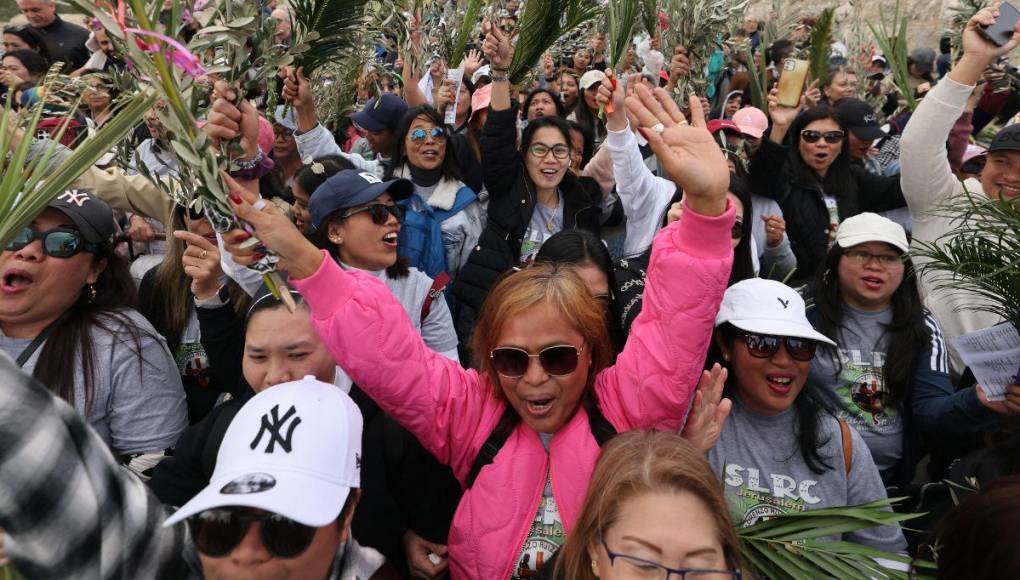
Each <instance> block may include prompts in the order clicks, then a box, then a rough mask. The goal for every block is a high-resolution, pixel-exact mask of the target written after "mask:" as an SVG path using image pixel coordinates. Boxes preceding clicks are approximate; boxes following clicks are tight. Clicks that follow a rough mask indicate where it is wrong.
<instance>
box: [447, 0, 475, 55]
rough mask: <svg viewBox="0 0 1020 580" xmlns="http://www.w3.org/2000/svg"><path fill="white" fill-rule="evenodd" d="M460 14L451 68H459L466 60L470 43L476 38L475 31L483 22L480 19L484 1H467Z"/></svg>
mask: <svg viewBox="0 0 1020 580" xmlns="http://www.w3.org/2000/svg"><path fill="white" fill-rule="evenodd" d="M459 12H460V15H461V16H460V18H461V20H460V26H459V27H458V29H457V36H456V38H454V41H453V47H452V51H451V53H450V58H449V64H450V68H457V67H459V66H460V63H461V61H463V60H464V51H465V49H466V48H467V45H468V41H469V40H471V37H472V36H474V32H475V30H477V29H478V25H479V24H480V22H481V21H480V19H479V18H478V17H479V16H480V15H481V13H482V0H467V5H466V6H465V7H464V9H463V10H462V11H459Z"/></svg>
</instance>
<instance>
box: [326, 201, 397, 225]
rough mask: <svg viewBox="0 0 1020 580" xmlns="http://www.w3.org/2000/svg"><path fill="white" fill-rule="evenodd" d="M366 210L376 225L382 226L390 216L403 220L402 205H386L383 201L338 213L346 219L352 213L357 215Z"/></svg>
mask: <svg viewBox="0 0 1020 580" xmlns="http://www.w3.org/2000/svg"><path fill="white" fill-rule="evenodd" d="M366 211H367V212H368V215H369V216H370V217H371V218H372V223H374V224H375V225H377V226H384V225H386V222H388V221H390V216H393V217H395V218H397V221H398V222H401V223H403V221H404V212H405V211H406V210H405V209H404V206H402V205H386V204H384V203H373V204H372V205H369V206H366V207H362V208H358V209H352V210H351V211H348V212H344V213H343V214H341V215H340V217H341V218H343V219H347V218H349V217H351V216H352V215H358V214H359V213H362V212H366Z"/></svg>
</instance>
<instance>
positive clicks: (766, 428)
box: [708, 397, 907, 552]
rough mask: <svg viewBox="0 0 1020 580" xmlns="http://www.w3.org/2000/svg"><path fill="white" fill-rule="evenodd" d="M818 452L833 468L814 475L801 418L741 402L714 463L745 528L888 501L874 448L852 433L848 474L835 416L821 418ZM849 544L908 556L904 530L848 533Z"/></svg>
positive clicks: (792, 411)
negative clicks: (800, 436)
mask: <svg viewBox="0 0 1020 580" xmlns="http://www.w3.org/2000/svg"><path fill="white" fill-rule="evenodd" d="M819 423H820V427H819V431H820V433H819V437H818V440H819V453H820V454H821V456H822V457H823V458H824V459H825V461H826V463H828V464H829V466H830V469H827V470H826V471H825V472H824V473H820V474H819V473H815V472H814V471H811V469H810V468H809V467H808V465H807V463H806V462H805V461H804V458H803V456H802V455H801V453H800V446H799V444H798V440H797V431H798V429H799V426H798V420H797V411H796V409H795V408H794V407H792V406H791V407H790V408H789V409H787V410H786V411H784V412H782V413H780V414H779V415H775V416H771V417H766V416H761V415H756V414H754V413H752V412H751V411H750V410H748V409H747V408H746V407H745V406H743V405H742V404H741V403H740V399H739V397H734V400H733V411H732V412H731V413H730V416H729V418H728V419H727V420H726V424H725V425H724V426H723V431H722V435H721V436H720V438H719V443H717V444H716V446H715V447H714V448H713V449H712V450H711V451H710V452H709V454H708V460H709V463H711V464H712V467H713V468H714V469H715V471H716V473H718V474H719V475H720V476H721V477H722V478H723V483H724V486H725V490H726V498H727V500H729V503H730V508H731V510H732V513H733V519H734V521H735V522H737V524H738V525H751V524H754V523H757V522H758V521H760V520H761V519H762V518H763V517H768V516H770V515H776V514H779V513H787V512H792V511H806V510H811V509H820V508H826V507H836V506H848V505H860V504H864V503H868V502H871V501H875V500H879V499H885V497H886V494H885V487H883V486H882V479H881V478H880V477H879V475H878V470H877V469H875V464H874V462H873V461H872V460H871V453H870V452H869V451H868V448H867V446H866V445H865V444H864V441H863V440H862V439H861V437H860V435H858V434H857V432H856V431H854V430H853V429H851V430H850V436H851V438H852V439H853V460H852V462H851V466H850V473H849V474H847V473H846V471H845V469H844V459H843V437H842V434H841V432H840V428H839V422H838V421H837V420H836V419H835V418H834V417H832V416H831V415H828V414H825V413H823V414H822V416H821V417H820V421H819ZM831 539H832V540H839V539H842V540H845V541H849V542H855V543H858V544H864V545H867V546H872V547H875V548H878V549H881V550H885V551H888V552H903V551H905V550H906V547H907V542H906V540H904V538H903V533H902V532H901V531H900V528H899V527H898V526H882V527H878V528H871V529H866V530H861V531H858V532H852V533H849V534H843V536H842V538H838V537H832V538H831Z"/></svg>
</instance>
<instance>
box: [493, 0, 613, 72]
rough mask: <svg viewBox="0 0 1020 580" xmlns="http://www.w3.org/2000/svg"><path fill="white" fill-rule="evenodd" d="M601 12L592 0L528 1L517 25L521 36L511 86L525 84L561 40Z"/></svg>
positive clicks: (515, 54) (512, 62)
mask: <svg viewBox="0 0 1020 580" xmlns="http://www.w3.org/2000/svg"><path fill="white" fill-rule="evenodd" d="M601 10H602V9H601V7H600V6H598V5H597V4H592V3H591V2H590V1H589V0H527V2H526V3H525V4H524V8H523V9H522V11H521V13H520V20H518V22H517V30H518V33H519V36H518V38H517V45H516V49H515V50H514V57H513V60H512V61H511V62H510V71H509V77H510V82H511V83H513V84H520V83H521V82H523V81H524V79H525V78H527V76H528V75H529V74H531V69H532V68H533V67H535V65H536V64H538V61H539V59H540V58H542V54H544V53H545V51H547V50H549V47H551V46H552V45H553V44H554V43H555V42H556V40H557V39H559V38H560V37H561V36H563V35H565V34H568V33H569V32H570V31H571V30H573V29H574V28H576V27H577V26H579V25H581V24H582V23H584V22H587V21H588V20H591V19H593V18H595V17H596V16H598V15H599V13H600V12H601Z"/></svg>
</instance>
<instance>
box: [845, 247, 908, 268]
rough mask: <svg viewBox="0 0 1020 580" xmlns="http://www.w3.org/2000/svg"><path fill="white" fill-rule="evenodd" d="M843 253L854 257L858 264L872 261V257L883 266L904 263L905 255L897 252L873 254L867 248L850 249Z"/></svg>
mask: <svg viewBox="0 0 1020 580" xmlns="http://www.w3.org/2000/svg"><path fill="white" fill-rule="evenodd" d="M843 255H844V256H847V257H849V258H852V259H853V260H854V261H855V262H857V263H858V264H867V263H869V262H871V260H872V258H874V259H875V260H876V261H878V263H879V264H881V265H883V266H892V265H894V264H902V263H903V256H899V255H896V254H872V253H871V252H868V251H866V250H848V251H847V252H846V253H845V254H843Z"/></svg>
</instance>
